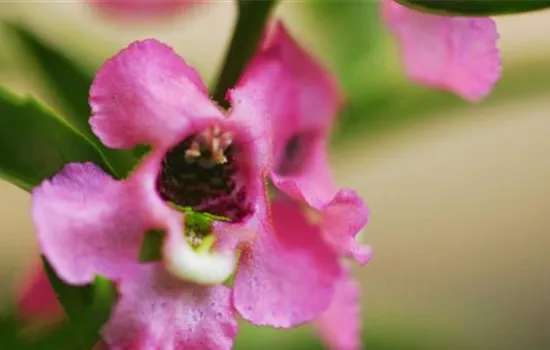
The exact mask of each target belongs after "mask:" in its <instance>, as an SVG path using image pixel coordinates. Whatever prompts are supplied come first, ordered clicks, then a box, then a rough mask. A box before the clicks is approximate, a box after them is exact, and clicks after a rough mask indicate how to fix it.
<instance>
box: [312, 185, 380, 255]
mask: <svg viewBox="0 0 550 350" xmlns="http://www.w3.org/2000/svg"><path fill="white" fill-rule="evenodd" d="M321 215H322V223H321V226H322V230H323V235H324V237H325V240H326V241H327V242H328V243H330V244H331V245H332V247H333V248H335V249H336V251H337V252H338V253H339V254H345V255H349V256H353V257H354V258H355V259H356V260H357V261H358V262H359V263H361V264H366V263H367V262H368V261H369V259H370V257H371V248H370V247H369V246H367V245H361V244H359V243H358V242H357V241H356V240H355V238H356V236H357V235H358V233H359V232H360V231H361V230H362V229H363V227H365V225H366V224H367V221H368V209H367V206H366V205H365V202H364V201H363V200H362V199H361V197H359V195H358V194H357V192H355V191H353V190H349V189H344V190H340V191H339V192H338V194H337V195H336V196H335V197H334V199H333V200H332V201H331V202H330V203H329V204H328V205H326V206H325V207H324V208H323V209H322V212H321Z"/></svg>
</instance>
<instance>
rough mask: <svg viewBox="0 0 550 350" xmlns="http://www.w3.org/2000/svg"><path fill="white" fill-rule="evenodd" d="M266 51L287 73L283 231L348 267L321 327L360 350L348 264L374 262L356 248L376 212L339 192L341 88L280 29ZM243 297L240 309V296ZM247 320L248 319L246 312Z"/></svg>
mask: <svg viewBox="0 0 550 350" xmlns="http://www.w3.org/2000/svg"><path fill="white" fill-rule="evenodd" d="M262 50H263V52H264V55H271V56H273V57H276V58H277V60H278V61H279V62H280V63H281V65H282V66H283V67H284V68H285V72H286V74H287V77H286V78H285V80H284V81H281V82H280V83H279V84H278V86H279V94H278V97H279V98H281V99H283V100H284V101H285V103H284V104H282V105H280V108H281V110H280V111H278V113H277V117H278V118H275V119H273V120H272V122H273V124H272V129H273V130H272V132H273V133H274V166H273V169H272V171H271V173H270V177H271V180H272V182H273V184H274V185H275V186H276V188H277V189H278V192H277V193H276V195H275V197H276V198H275V200H274V202H273V211H272V217H273V221H274V225H275V230H276V232H277V233H278V234H281V235H282V234H286V235H287V236H288V237H293V239H294V240H298V239H304V240H308V241H310V242H313V241H317V242H318V243H316V244H318V245H319V247H324V248H323V249H326V251H327V253H325V255H326V256H327V258H326V260H327V261H328V259H329V253H330V252H332V255H330V259H331V261H332V263H335V264H338V265H340V269H341V271H343V272H342V273H341V274H340V278H339V279H338V280H337V281H336V284H333V281H331V284H330V288H331V289H333V288H335V295H334V297H333V299H331V304H326V305H327V306H330V308H328V310H326V309H325V310H326V311H325V312H324V313H323V314H322V315H321V316H320V317H318V318H317V320H316V321H315V324H316V325H317V328H318V329H319V330H320V332H321V335H322V337H323V338H324V339H325V340H326V342H327V344H328V345H329V346H331V347H333V348H335V349H345V350H348V349H356V348H358V347H359V345H360V325H361V322H360V315H359V311H358V310H359V305H358V303H359V300H358V288H357V286H356V284H355V283H354V282H352V281H351V279H350V277H349V275H348V273H347V271H346V270H347V269H345V268H343V267H342V265H341V262H340V260H341V257H342V256H350V257H353V258H355V259H356V260H357V261H358V262H360V263H362V264H364V263H366V262H367V261H368V259H369V258H370V248H369V247H367V246H363V245H360V244H359V243H357V242H356V241H355V236H356V235H357V234H358V232H359V231H360V230H361V229H362V228H363V227H364V226H365V224H366V222H367V216H368V212H367V208H366V206H365V204H364V202H363V201H362V200H361V198H360V197H359V196H358V195H357V193H356V192H355V191H353V190H349V189H338V188H337V187H336V185H335V181H334V178H333V175H332V172H331V169H330V164H329V161H328V157H327V150H326V148H327V142H328V136H329V134H330V132H331V129H332V124H333V121H334V119H335V118H336V116H337V112H338V109H339V107H340V104H341V96H340V93H339V90H338V86H337V84H336V82H335V81H334V79H333V78H332V77H331V76H330V75H329V74H328V73H327V72H326V70H325V69H324V68H323V67H322V66H321V65H320V64H319V63H318V62H316V61H315V60H314V59H313V58H311V57H310V56H309V54H308V53H307V52H306V51H305V50H303V49H302V48H300V47H299V46H298V44H297V43H296V42H295V41H294V40H293V39H292V38H291V37H290V35H289V34H288V32H287V31H286V30H285V29H284V27H283V26H282V25H281V24H280V23H277V24H276V25H275V26H274V30H273V31H272V32H270V33H268V35H267V36H266V37H265V40H264V44H263V47H262ZM281 106H282V107H281ZM287 259H288V258H287V257H286V256H285V257H284V260H287ZM239 273H240V271H239ZM238 276H239V275H237V277H238ZM295 286H296V285H294V287H295ZM327 287H328V285H327ZM270 288H281V289H282V290H283V291H284V290H287V291H290V290H292V293H295V294H304V302H306V300H308V299H307V295H309V296H310V298H313V295H312V294H311V292H312V291H311V290H304V291H297V290H296V288H294V289H290V288H291V287H288V286H284V285H283V286H282V287H280V285H272V286H270ZM283 288H284V289H283ZM308 293H309V294H308ZM235 296H236V300H237V305H238V302H239V300H238V297H239V294H238V293H237V291H236V294H235ZM340 306H343V307H340ZM241 314H243V312H242V311H241ZM243 316H244V317H245V318H247V314H246V313H245V314H244V315H243ZM331 320H334V321H335V322H332V323H331ZM336 320H340V322H339V323H337V322H336ZM344 328H345V329H344Z"/></svg>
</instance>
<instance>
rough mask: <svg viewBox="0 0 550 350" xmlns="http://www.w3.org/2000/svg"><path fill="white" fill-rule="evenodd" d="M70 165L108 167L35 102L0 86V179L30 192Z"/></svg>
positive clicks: (93, 149) (89, 145)
mask: <svg viewBox="0 0 550 350" xmlns="http://www.w3.org/2000/svg"><path fill="white" fill-rule="evenodd" d="M70 162H93V163H94V164H96V165H98V166H100V167H101V168H103V169H104V170H105V171H108V172H112V167H111V166H110V165H109V163H108V162H107V161H106V159H105V157H104V156H103V155H102V154H101V152H100V151H99V149H98V148H97V146H95V145H93V144H92V143H91V142H90V141H89V140H87V139H86V138H85V137H84V136H83V135H82V134H80V133H78V132H77V131H76V130H74V129H73V128H72V127H70V126H69V125H68V124H67V123H66V122H65V121H63V120H62V119H60V118H58V117H57V116H56V115H55V114H53V113H52V112H51V111H48V110H47V109H45V108H44V107H42V106H41V105H39V104H38V103H37V102H36V101H34V100H32V99H30V98H26V99H21V98H17V97H16V96H14V95H12V94H11V93H9V92H8V91H7V90H5V89H3V88H2V87H0V177H3V178H5V179H7V180H8V181H10V182H12V183H14V184H16V185H17V186H19V187H21V188H23V189H25V190H30V189H31V188H33V187H35V186H37V185H38V184H40V182H42V180H44V179H47V178H50V177H52V176H53V175H54V174H55V173H57V172H58V171H59V170H60V169H61V168H62V167H63V166H64V165H65V164H67V163H70Z"/></svg>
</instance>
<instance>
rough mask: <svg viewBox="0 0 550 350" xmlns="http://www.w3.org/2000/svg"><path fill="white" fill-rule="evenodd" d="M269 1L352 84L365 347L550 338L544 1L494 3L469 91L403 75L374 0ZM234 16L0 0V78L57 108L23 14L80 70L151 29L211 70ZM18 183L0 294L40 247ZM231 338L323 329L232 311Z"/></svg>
mask: <svg viewBox="0 0 550 350" xmlns="http://www.w3.org/2000/svg"><path fill="white" fill-rule="evenodd" d="M278 12H279V14H280V16H282V17H283V18H284V20H285V22H286V23H287V25H288V26H289V28H290V30H291V32H292V33H293V35H294V36H295V37H296V38H297V40H298V41H300V42H301V43H303V45H305V46H306V47H308V48H309V50H311V51H312V52H315V53H316V54H317V55H318V56H319V57H320V59H321V60H322V61H323V62H324V63H325V64H326V65H327V66H329V67H330V68H331V69H333V70H334V71H335V72H336V73H337V74H338V77H339V79H340V81H341V83H342V86H343V88H344V89H345V91H346V95H347V97H348V103H347V105H346V108H345V109H344V110H343V111H342V117H341V122H340V124H339V126H338V129H337V130H335V135H334V140H333V148H332V159H333V162H334V167H335V169H336V173H337V175H338V179H339V182H340V184H341V185H342V186H345V187H352V188H355V189H358V190H359V191H360V193H361V194H362V195H363V197H364V198H365V200H366V201H367V203H368V204H369V207H370V209H371V213H372V214H371V221H370V223H369V225H368V227H367V229H366V230H365V232H364V240H365V241H366V242H368V243H370V244H371V245H372V246H373V248H374V253H375V255H374V259H373V260H372V262H371V263H370V264H369V265H368V266H366V267H364V268H362V269H361V270H359V269H357V270H356V276H357V278H358V279H360V281H361V284H362V286H363V296H364V298H363V314H364V320H365V323H364V339H365V347H366V348H368V349H370V350H390V349H407V350H410V349H530V350H538V349H540V350H543V349H550V332H549V331H550V276H549V274H548V271H549V270H550V254H548V253H547V250H548V248H550V212H549V208H550V181H549V179H550V157H549V156H548V155H549V154H550V137H549V136H548V135H549V131H550V116H549V115H548V114H549V112H548V111H549V110H550V100H549V99H548V95H547V94H548V91H550V45H549V41H548V39H549V37H548V31H547V30H546V29H544V28H546V26H545V24H546V23H548V21H550V12H538V13H531V14H525V15H519V16H513V17H506V16H505V17H499V18H497V23H498V26H499V31H500V33H501V40H500V47H501V49H502V52H503V57H504V70H503V77H502V80H501V81H500V83H499V84H498V85H497V87H496V89H495V91H494V93H493V94H492V95H491V96H490V97H489V98H487V99H486V100H485V101H483V102H482V103H479V104H474V105H472V104H468V103H466V102H463V101H461V100H460V99H459V98H457V97H454V96H451V95H449V94H447V93H444V92H437V91H430V90H427V89H425V88H422V87H419V86H416V85H414V84H413V83H410V82H408V81H407V80H406V79H405V77H404V76H403V71H402V69H401V67H400V64H399V57H398V55H397V53H396V48H395V45H394V43H393V41H392V40H391V38H390V37H389V35H388V33H387V32H386V30H385V28H384V27H383V26H382V25H381V23H380V22H379V20H378V11H377V6H376V3H375V2H370V1H369V2H366V1H365V2H356V1H338V2H337V1H334V2H313V1H307V2H306V1H304V2H300V1H296V2H295V1H288V2H287V1H283V2H282V5H281V6H280V8H279V9H278ZM234 17H235V11H234V7H233V3H232V2H225V1H222V2H205V3H203V4H201V5H196V6H193V7H192V8H190V9H189V10H188V11H186V12H185V13H180V14H175V15H173V16H170V18H165V19H162V20H161V21H156V22H155V21H145V20H140V21H136V20H132V19H127V18H122V17H121V16H118V15H108V14H103V13H98V12H97V11H94V10H93V9H91V8H90V7H89V6H87V5H86V4H84V3H81V2H76V1H75V2H63V3H53V2H38V3H37V2H3V3H1V4H0V20H2V21H4V23H8V22H9V23H11V24H10V25H9V26H6V25H4V26H0V84H2V85H4V86H7V87H8V88H10V89H12V90H13V91H16V92H18V93H21V94H32V95H33V96H37V97H38V98H39V99H41V100H43V101H46V103H47V104H48V105H49V106H51V107H52V108H55V109H60V110H61V108H60V107H59V106H58V105H59V103H58V101H57V98H56V96H54V95H52V94H49V93H48V86H47V85H46V84H45V82H44V79H42V77H41V76H40V73H41V70H40V69H39V66H38V65H37V62H36V61H35V60H34V59H33V57H32V56H30V55H29V54H28V50H27V47H26V46H25V45H24V44H23V43H22V41H21V33H22V32H21V28H24V31H27V32H28V33H32V35H33V36H36V38H37V39H38V40H40V41H41V42H43V43H44V44H46V45H48V46H51V47H53V48H56V49H58V50H60V51H61V52H63V53H64V54H66V55H67V56H68V57H71V58H73V59H75V60H77V62H79V64H81V65H82V68H83V69H86V70H89V71H90V72H94V71H95V70H97V68H98V67H99V66H100V64H101V63H102V62H103V61H104V60H105V59H106V58H107V57H109V56H111V55H113V54H114V53H116V52H117V51H118V50H120V49H121V48H123V47H125V46H126V45H127V44H128V43H129V42H131V41H134V40H136V39H144V38H150V37H152V38H157V39H159V40H161V41H164V42H166V43H168V44H170V45H172V46H174V47H175V48H176V51H178V52H179V53H180V54H181V55H182V56H183V57H185V59H186V60H187V62H188V63H190V64H191V65H192V66H195V67H196V68H197V69H198V70H199V71H200V73H201V75H202V76H203V77H204V79H205V80H206V81H207V82H212V81H213V78H214V76H215V74H216V72H217V69H218V67H219V65H220V64H221V60H222V58H223V54H224V51H225V48H226V44H227V42H228V39H229V37H230V35H231V28H232V24H233V22H234ZM14 28H19V29H14ZM18 33H19V34H18ZM29 199H30V198H29V194H28V193H26V192H24V191H22V190H20V189H18V188H16V187H15V186H13V185H11V184H8V183H6V182H1V181H0V222H1V223H2V233H1V234H0V259H1V260H0V283H1V286H2V288H0V300H1V301H2V303H3V305H7V304H8V303H9V302H10V300H12V299H13V295H14V290H15V289H16V287H17V285H18V284H20V283H21V281H22V279H24V277H25V274H26V273H27V271H28V269H29V268H30V267H31V265H33V263H34V262H36V260H37V258H38V253H37V247H36V242H35V238H34V236H33V227H32V223H31V221H30V215H29ZM235 348H236V349H272V348H273V349H321V348H322V345H321V343H320V342H319V341H318V340H317V339H316V337H315V334H314V333H313V332H312V330H311V329H310V328H309V327H302V328H299V329H296V330H292V331H282V330H272V329H259V328H253V327H250V326H243V327H242V328H241V333H240V335H239V338H238V341H237V344H236V346H235Z"/></svg>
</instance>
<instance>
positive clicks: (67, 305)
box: [42, 257, 116, 350]
mask: <svg viewBox="0 0 550 350" xmlns="http://www.w3.org/2000/svg"><path fill="white" fill-rule="evenodd" d="M42 262H43V264H44V270H45V271H46V274H47V276H48V280H49V281H50V284H51V285H52V288H53V289H54V291H55V293H56V295H57V297H58V299H59V302H60V303H61V305H62V306H63V309H64V310H65V313H66V314H67V317H68V319H69V328H70V330H71V336H72V338H73V344H75V345H78V346H79V348H81V349H86V350H87V349H91V348H92V347H93V346H94V345H95V344H96V343H97V341H98V340H99V339H100V335H99V331H100V329H101V327H102V326H103V324H104V323H105V322H106V321H107V320H108V318H109V315H110V314H111V309H112V305H113V302H114V300H115V297H116V292H115V288H114V286H113V284H112V283H111V282H109V281H108V280H106V279H104V278H102V277H96V279H95V281H94V283H93V284H91V285H85V286H72V285H69V284H66V283H65V282H63V281H62V280H61V279H60V278H59V277H58V276H57V275H56V273H55V271H54V270H53V268H52V266H51V265H50V264H49V263H48V261H47V260H46V258H44V257H42Z"/></svg>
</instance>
